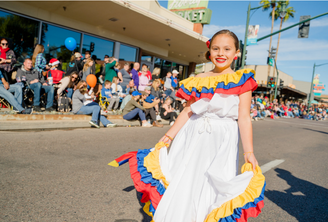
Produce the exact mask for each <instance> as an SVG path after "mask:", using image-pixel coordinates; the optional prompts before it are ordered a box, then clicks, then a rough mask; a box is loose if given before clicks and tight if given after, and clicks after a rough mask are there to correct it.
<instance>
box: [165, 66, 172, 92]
mask: <svg viewBox="0 0 328 222" xmlns="http://www.w3.org/2000/svg"><path fill="white" fill-rule="evenodd" d="M171 76H172V73H171V72H167V73H166V77H165V78H164V92H165V95H166V96H170V95H171V93H172V91H173V87H172V80H171Z"/></svg>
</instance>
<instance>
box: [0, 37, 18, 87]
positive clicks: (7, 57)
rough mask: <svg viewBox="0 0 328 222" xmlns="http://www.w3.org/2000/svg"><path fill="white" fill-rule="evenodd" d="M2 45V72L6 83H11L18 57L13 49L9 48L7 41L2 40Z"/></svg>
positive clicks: (0, 66)
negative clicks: (11, 74)
mask: <svg viewBox="0 0 328 222" xmlns="http://www.w3.org/2000/svg"><path fill="white" fill-rule="evenodd" d="M0 42H1V45H0V71H1V72H2V75H3V76H4V78H5V80H6V82H9V81H10V73H11V71H12V70H13V68H14V64H15V63H16V56H15V53H14V51H13V50H12V49H10V48H9V43H8V41H7V39H5V38H2V39H1V41H0Z"/></svg>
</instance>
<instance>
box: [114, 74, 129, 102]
mask: <svg viewBox="0 0 328 222" xmlns="http://www.w3.org/2000/svg"><path fill="white" fill-rule="evenodd" d="M119 83H120V79H119V78H118V77H116V76H115V77H113V82H112V86H111V88H112V94H114V95H117V96H119V97H120V98H124V97H125V96H126V94H124V93H123V89H122V86H120V85H119Z"/></svg>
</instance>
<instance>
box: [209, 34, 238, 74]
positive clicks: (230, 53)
mask: <svg viewBox="0 0 328 222" xmlns="http://www.w3.org/2000/svg"><path fill="white" fill-rule="evenodd" d="M238 53H239V50H236V47H235V42H234V39H233V38H232V37H231V36H229V35H226V34H221V35H218V36H216V37H215V38H214V39H213V40H212V44H211V48H210V54H211V61H212V62H213V64H214V65H215V66H216V68H218V69H219V71H223V70H225V69H229V68H230V65H231V63H232V62H233V60H234V58H235V57H236V56H237V55H238Z"/></svg>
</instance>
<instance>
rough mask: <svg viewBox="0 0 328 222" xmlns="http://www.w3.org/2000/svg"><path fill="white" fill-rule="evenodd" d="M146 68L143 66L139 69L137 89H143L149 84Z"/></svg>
mask: <svg viewBox="0 0 328 222" xmlns="http://www.w3.org/2000/svg"><path fill="white" fill-rule="evenodd" d="M147 74H148V68H147V66H143V67H142V70H141V76H139V91H144V89H145V87H146V86H149V78H148V77H147Z"/></svg>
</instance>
